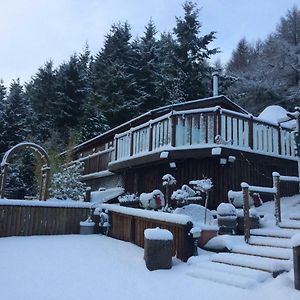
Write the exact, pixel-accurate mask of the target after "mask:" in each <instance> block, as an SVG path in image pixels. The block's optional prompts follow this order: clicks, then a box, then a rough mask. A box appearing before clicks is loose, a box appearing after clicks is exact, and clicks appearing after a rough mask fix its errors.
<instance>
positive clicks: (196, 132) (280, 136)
mask: <svg viewBox="0 0 300 300" xmlns="http://www.w3.org/2000/svg"><path fill="white" fill-rule="evenodd" d="M158 126H160V127H158ZM145 129H147V131H145ZM142 131H143V132H142ZM291 131H292V130H291V129H289V128H286V127H281V126H280V125H277V126H276V125H275V124H274V123H271V122H266V121H263V120H259V119H257V118H254V117H253V116H252V115H246V114H242V113H239V112H234V111H230V110H228V109H223V108H221V107H219V106H216V107H209V108H204V109H194V110H182V111H173V112H169V113H167V114H165V115H163V116H160V117H159V118H156V119H154V120H150V121H148V122H146V123H143V124H140V125H139V126H136V127H132V128H130V129H129V130H127V131H125V132H122V133H119V134H116V135H115V141H116V145H115V149H116V155H115V160H116V161H117V160H119V159H124V158H126V157H131V156H133V155H135V154H137V153H142V152H151V151H154V150H157V149H159V148H160V147H162V146H168V145H169V146H172V147H175V148H176V147H182V146H195V145H203V144H215V143H216V142H215V140H214V139H215V137H216V136H217V135H218V136H220V137H221V138H222V140H223V141H224V145H226V144H230V145H233V146H235V147H238V148H239V149H241V150H242V149H245V150H248V149H252V150H253V151H254V152H257V153H267V154H272V155H276V156H277V155H279V156H282V157H294V156H295V153H294V149H293V138H292V133H291ZM126 136H127V138H126V139H124V137H126ZM122 138H123V140H122ZM145 143H146V145H145ZM120 149H122V151H121V153H118V151H119V150H120Z"/></svg>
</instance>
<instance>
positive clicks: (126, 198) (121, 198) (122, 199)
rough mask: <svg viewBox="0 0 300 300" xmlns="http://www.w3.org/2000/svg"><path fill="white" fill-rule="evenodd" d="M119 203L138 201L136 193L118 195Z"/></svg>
mask: <svg viewBox="0 0 300 300" xmlns="http://www.w3.org/2000/svg"><path fill="white" fill-rule="evenodd" d="M118 200H119V202H120V203H123V202H135V201H139V197H138V196H137V195H136V194H125V195H122V196H119V197H118Z"/></svg>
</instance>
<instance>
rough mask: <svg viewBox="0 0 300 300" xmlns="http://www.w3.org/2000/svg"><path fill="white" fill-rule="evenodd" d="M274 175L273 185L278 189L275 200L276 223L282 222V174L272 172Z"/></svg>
mask: <svg viewBox="0 0 300 300" xmlns="http://www.w3.org/2000/svg"><path fill="white" fill-rule="evenodd" d="M272 176H273V187H274V188H275V189H276V193H275V195H274V200H275V218H276V225H278V224H279V223H280V222H281V207H280V174H279V173H277V172H273V173H272Z"/></svg>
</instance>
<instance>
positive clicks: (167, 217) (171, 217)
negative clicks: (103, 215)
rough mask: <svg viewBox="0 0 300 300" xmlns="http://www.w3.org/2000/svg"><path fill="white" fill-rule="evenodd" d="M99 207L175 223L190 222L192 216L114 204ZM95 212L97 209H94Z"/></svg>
mask: <svg viewBox="0 0 300 300" xmlns="http://www.w3.org/2000/svg"><path fill="white" fill-rule="evenodd" d="M100 208H102V209H107V210H109V211H113V212H116V213H121V214H126V215H131V216H136V217H141V218H146V219H154V220H158V221H163V222H170V223H176V224H183V225H185V224H187V223H188V222H192V218H191V217H188V216H184V215H176V214H170V213H165V212H159V211H152V210H145V209H137V208H131V207H123V206H119V205H115V204H101V206H100ZM95 213H97V210H96V211H95Z"/></svg>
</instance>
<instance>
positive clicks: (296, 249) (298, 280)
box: [292, 233, 300, 290]
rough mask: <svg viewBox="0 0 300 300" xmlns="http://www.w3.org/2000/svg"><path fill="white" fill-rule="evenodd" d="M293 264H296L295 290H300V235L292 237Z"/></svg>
mask: <svg viewBox="0 0 300 300" xmlns="http://www.w3.org/2000/svg"><path fill="white" fill-rule="evenodd" d="M292 247H293V263H294V284H295V289H296V290H300V234H299V233H298V234H295V235H294V236H293V237H292Z"/></svg>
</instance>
